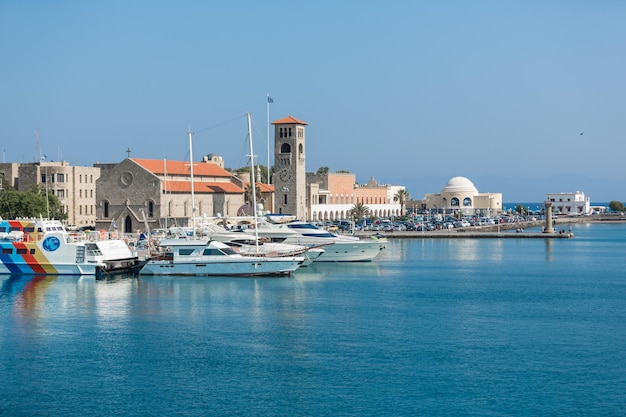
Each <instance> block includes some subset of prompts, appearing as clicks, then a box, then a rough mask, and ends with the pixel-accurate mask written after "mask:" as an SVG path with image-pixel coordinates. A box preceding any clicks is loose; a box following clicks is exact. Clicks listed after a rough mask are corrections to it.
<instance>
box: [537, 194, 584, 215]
mask: <svg viewBox="0 0 626 417" xmlns="http://www.w3.org/2000/svg"><path fill="white" fill-rule="evenodd" d="M546 201H549V202H551V203H552V213H554V214H571V215H579V216H580V215H585V214H591V203H590V202H589V197H585V193H583V192H582V191H576V192H573V193H548V194H546Z"/></svg>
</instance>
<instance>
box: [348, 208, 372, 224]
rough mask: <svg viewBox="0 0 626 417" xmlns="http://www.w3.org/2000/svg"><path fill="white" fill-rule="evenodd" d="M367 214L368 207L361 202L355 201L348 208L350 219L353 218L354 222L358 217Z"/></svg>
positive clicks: (368, 211) (368, 212) (360, 217)
mask: <svg viewBox="0 0 626 417" xmlns="http://www.w3.org/2000/svg"><path fill="white" fill-rule="evenodd" d="M369 214H370V208H369V207H367V206H366V205H364V204H363V203H356V204H355V205H354V206H353V207H352V208H351V209H350V217H351V218H352V220H354V222H355V223H356V222H358V221H359V220H360V219H362V218H364V217H366V216H369Z"/></svg>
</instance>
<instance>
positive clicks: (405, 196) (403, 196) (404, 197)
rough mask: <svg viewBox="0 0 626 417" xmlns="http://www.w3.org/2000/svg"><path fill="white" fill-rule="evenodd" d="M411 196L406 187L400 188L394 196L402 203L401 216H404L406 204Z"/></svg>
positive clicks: (394, 199)
mask: <svg viewBox="0 0 626 417" xmlns="http://www.w3.org/2000/svg"><path fill="white" fill-rule="evenodd" d="M410 198H411V196H410V195H409V192H408V191H407V190H405V189H404V188H401V189H399V190H398V192H397V193H396V195H394V196H393V201H397V202H398V203H400V216H404V205H405V204H406V202H407V201H408V200H409V199H410Z"/></svg>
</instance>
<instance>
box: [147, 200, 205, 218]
mask: <svg viewBox="0 0 626 417" xmlns="http://www.w3.org/2000/svg"><path fill="white" fill-rule="evenodd" d="M200 213H202V211H201V212H200ZM148 217H154V201H148Z"/></svg>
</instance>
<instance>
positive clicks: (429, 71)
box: [0, 0, 626, 203]
mask: <svg viewBox="0 0 626 417" xmlns="http://www.w3.org/2000/svg"><path fill="white" fill-rule="evenodd" d="M624 22H626V2H623V1H616V0H615V1H614V0H604V1H577V0H568V1H560V0H554V1H550V2H545V1H532V0H531V1H480V0H478V1H471V2H470V1H420V0H411V1H390V2H384V4H383V2H378V1H377V2H374V1H367V0H366V1H362V0H361V1H356V0H354V1H353V0H346V1H326V0H318V1H315V2H312V1H295V0H291V1H282V0H281V1H266V2H261V1H247V0H242V1H237V2H217V1H201V0H198V1H195V0H182V1H176V2H174V1H160V0H155V1H144V0H124V1H119V0H111V1H106V2H103V1H82V0H76V1H65V0H58V1H54V2H50V1H43V0H30V1H22V0H0V141H1V143H0V145H1V146H2V151H3V155H2V160H3V162H33V161H36V160H38V159H39V158H41V157H42V156H43V155H46V156H47V159H46V160H52V161H58V160H65V161H67V162H69V163H70V164H72V165H85V166H91V165H92V164H93V163H96V162H99V163H117V162H121V161H122V160H124V159H125V158H126V157H127V156H128V155H129V153H128V152H127V150H129V149H130V151H131V152H130V156H131V157H137V158H150V159H164V158H167V159H170V160H186V159H188V158H189V146H188V143H189V141H188V135H187V132H188V131H190V130H191V131H192V132H194V135H193V157H194V160H200V159H201V157H202V155H206V154H209V153H214V154H218V155H220V156H222V157H223V158H224V161H225V166H226V167H228V168H238V167H242V166H246V165H247V164H248V155H249V154H250V152H249V142H248V139H247V122H246V118H245V114H246V113H250V114H251V117H252V138H253V143H254V154H255V155H256V159H255V163H257V164H262V165H267V152H268V150H267V142H268V140H267V139H268V138H267V129H268V123H267V119H268V106H267V96H268V94H269V95H270V96H271V97H272V98H273V99H274V102H273V103H272V104H271V105H269V118H270V121H274V120H278V119H281V118H283V117H286V116H288V115H291V116H293V117H296V118H298V119H300V120H302V121H305V122H306V123H308V125H307V127H306V169H307V172H315V171H317V169H318V168H320V167H328V168H329V169H330V171H340V170H343V171H350V172H353V173H354V174H355V175H356V180H357V182H358V183H367V182H368V181H369V180H370V178H371V177H374V178H375V179H376V180H377V181H378V182H379V183H381V184H391V185H403V186H405V187H406V189H407V191H408V192H409V193H410V195H411V197H413V198H416V199H421V198H423V197H424V195H425V194H427V193H438V192H440V191H441V189H442V188H443V187H444V186H445V184H446V183H447V181H448V180H449V179H450V178H452V177H456V176H463V177H467V178H469V179H470V180H471V181H472V182H473V183H474V185H475V186H476V188H477V189H478V190H479V191H480V192H500V193H502V195H503V201H504V202H505V203H506V202H540V201H543V200H544V199H545V195H546V193H555V192H573V191H582V192H584V193H585V194H586V195H587V196H588V197H590V199H591V201H592V202H607V201H611V200H620V201H626V186H625V185H626V170H625V169H624V163H623V160H624V155H625V154H626V152H625V151H626V140H625V139H626V137H625V136H626V134H625V132H626V108H625V107H626V24H624ZM271 138H272V142H273V128H272V131H271ZM272 151H273V145H272ZM271 158H272V159H271V161H273V153H272V154H271Z"/></svg>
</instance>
